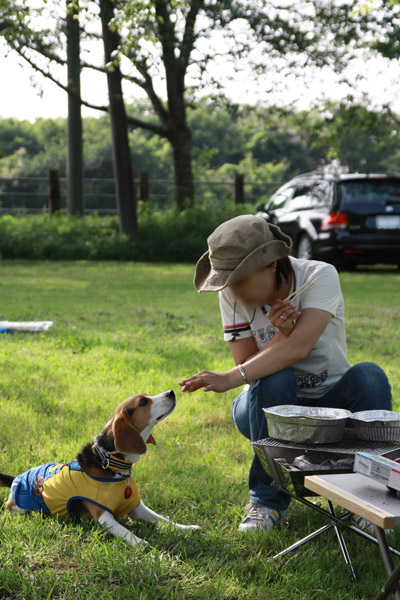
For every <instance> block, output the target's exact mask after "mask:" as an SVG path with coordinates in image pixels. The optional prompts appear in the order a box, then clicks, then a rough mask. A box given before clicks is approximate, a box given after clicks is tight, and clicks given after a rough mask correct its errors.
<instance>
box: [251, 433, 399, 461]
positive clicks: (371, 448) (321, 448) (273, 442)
mask: <svg viewBox="0 0 400 600" xmlns="http://www.w3.org/2000/svg"><path fill="white" fill-rule="evenodd" d="M252 443H253V444H256V445H257V446H267V447H272V448H293V449H298V450H313V451H318V452H334V453H340V454H355V453H356V452H371V453H372V454H377V455H379V456H382V455H384V454H387V453H389V452H394V451H395V450H400V442H366V441H364V440H359V439H358V437H357V435H356V432H355V430H354V429H350V428H347V429H345V431H344V437H343V439H342V440H341V441H340V442H337V443H335V444H303V443H299V442H284V441H282V440H277V439H275V438H271V437H267V438H265V439H263V440H258V441H257V442H252Z"/></svg>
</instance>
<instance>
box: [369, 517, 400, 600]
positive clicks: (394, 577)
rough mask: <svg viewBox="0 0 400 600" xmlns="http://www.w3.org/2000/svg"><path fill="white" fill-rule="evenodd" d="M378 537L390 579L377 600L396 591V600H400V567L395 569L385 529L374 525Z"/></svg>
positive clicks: (382, 599)
mask: <svg viewBox="0 0 400 600" xmlns="http://www.w3.org/2000/svg"><path fill="white" fill-rule="evenodd" d="M374 527H375V533H376V537H377V538H378V544H379V548H380V551H381V554H382V558H383V562H384V563H385V568H386V571H387V574H388V575H389V579H388V580H387V581H386V583H385V585H384V586H383V588H382V589H381V591H380V592H379V594H378V596H377V597H376V600H378V599H379V600H384V599H385V598H387V597H388V596H389V594H390V592H391V591H392V590H393V591H394V597H395V599H396V600H400V587H399V585H398V583H399V579H400V565H398V566H397V568H396V569H395V568H394V563H393V558H392V555H391V554H390V550H389V546H388V543H387V540H386V535H385V531H384V529H382V528H381V527H378V526H377V525H374Z"/></svg>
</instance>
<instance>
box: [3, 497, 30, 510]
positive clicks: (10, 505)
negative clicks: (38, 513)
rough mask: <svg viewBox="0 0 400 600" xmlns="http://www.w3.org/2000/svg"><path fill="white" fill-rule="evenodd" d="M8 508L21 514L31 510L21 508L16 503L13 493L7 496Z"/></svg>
mask: <svg viewBox="0 0 400 600" xmlns="http://www.w3.org/2000/svg"><path fill="white" fill-rule="evenodd" d="M6 509H7V510H9V511H10V512H12V513H15V514H19V515H23V514H25V513H27V512H29V510H25V509H24V508H20V507H19V506H17V505H16V504H15V502H14V500H13V499H12V496H11V494H10V495H9V496H8V498H7V502H6Z"/></svg>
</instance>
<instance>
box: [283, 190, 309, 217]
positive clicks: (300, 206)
mask: <svg viewBox="0 0 400 600" xmlns="http://www.w3.org/2000/svg"><path fill="white" fill-rule="evenodd" d="M311 190H312V186H310V185H301V186H298V187H297V188H296V191H295V192H294V194H293V197H292V198H290V199H289V200H288V201H287V203H286V204H285V208H287V209H288V210H293V211H294V210H305V209H306V208H310V207H311Z"/></svg>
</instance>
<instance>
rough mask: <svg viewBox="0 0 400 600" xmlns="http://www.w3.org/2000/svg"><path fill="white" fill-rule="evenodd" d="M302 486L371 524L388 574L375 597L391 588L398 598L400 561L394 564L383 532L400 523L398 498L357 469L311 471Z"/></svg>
mask: <svg viewBox="0 0 400 600" xmlns="http://www.w3.org/2000/svg"><path fill="white" fill-rule="evenodd" d="M304 486H305V487H306V488H307V489H309V490H311V491H313V492H315V493H316V494H318V495H319V496H322V497H324V498H326V499H327V500H328V501H329V502H334V503H335V504H337V505H339V506H341V507H342V508H345V509H346V510H348V511H351V512H352V513H356V514H357V515H360V516H361V517H363V518H364V519H367V520H368V521H370V522H371V523H373V524H374V527H375V532H376V537H377V539H378V544H379V548H380V551H381V554H382V558H383V562H384V564H385V568H386V571H387V574H388V579H387V580H386V582H385V584H384V585H383V586H382V588H381V590H380V591H379V593H378V595H377V596H376V599H375V600H385V598H387V597H388V596H389V594H390V593H391V592H392V591H394V597H395V599H396V600H400V586H399V585H398V582H399V580H400V564H398V566H397V567H396V568H395V567H394V564H393V559H392V555H391V553H390V549H389V546H388V543H387V540H386V535H385V529H393V528H394V527H396V526H398V525H400V500H399V499H398V498H397V497H396V496H394V494H391V493H390V492H389V490H387V488H385V486H383V485H381V484H380V483H377V482H375V481H373V480H372V479H369V478H367V477H365V476H364V475H360V474H359V473H348V474H337V475H311V476H308V477H305V478H304Z"/></svg>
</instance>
